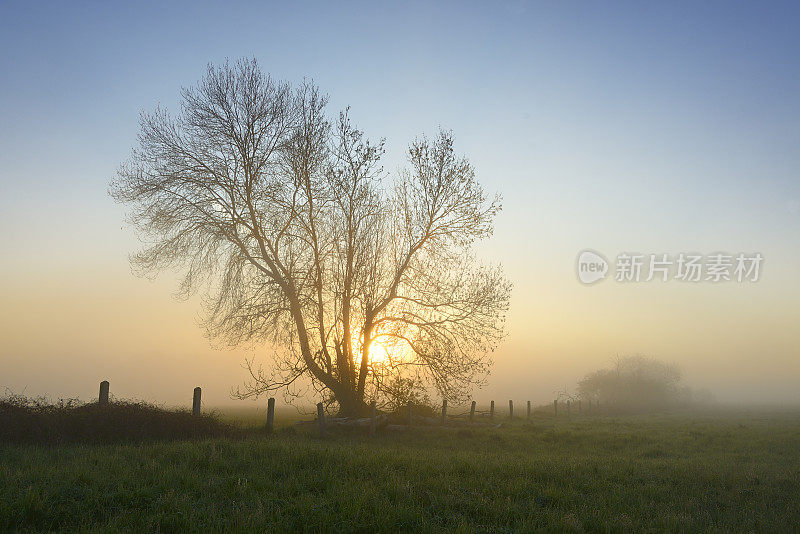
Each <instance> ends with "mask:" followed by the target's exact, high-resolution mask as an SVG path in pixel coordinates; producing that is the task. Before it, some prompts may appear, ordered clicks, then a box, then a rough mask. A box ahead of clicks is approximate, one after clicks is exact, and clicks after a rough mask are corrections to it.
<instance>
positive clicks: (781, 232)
mask: <svg viewBox="0 0 800 534" xmlns="http://www.w3.org/2000/svg"><path fill="white" fill-rule="evenodd" d="M376 4H378V3H376V2H370V3H363V4H361V3H338V2H325V3H319V4H315V3H304V2H296V3H295V2H285V3H281V4H275V5H268V4H266V3H264V2H253V3H252V4H247V3H234V2H224V3H223V2H218V3H202V2H186V3H178V2H152V3H147V2H9V1H3V2H0V302H2V304H0V387H6V388H9V389H10V390H11V391H13V392H16V393H23V392H24V393H27V394H30V395H38V394H48V395H50V396H51V397H56V398H57V397H58V396H67V397H75V396H78V397H83V398H89V397H91V396H92V395H94V392H95V389H96V387H97V383H98V382H99V381H100V380H102V379H105V378H108V379H110V380H111V383H112V393H116V394H117V395H119V396H122V397H138V398H146V399H149V400H154V401H163V402H167V403H188V402H189V398H190V395H191V389H192V387H194V386H195V385H202V386H204V390H205V393H204V395H205V398H206V399H207V400H208V402H210V403H230V402H232V401H230V400H229V399H228V392H229V389H230V387H231V386H233V385H236V384H237V383H239V382H240V381H241V380H242V379H243V378H244V375H243V371H242V369H241V368H240V363H241V361H242V358H243V357H244V355H245V354H247V352H246V351H243V350H228V349H225V350H215V349H213V348H211V347H210V346H209V341H208V340H207V339H205V338H204V337H203V336H202V332H201V331H200V329H199V328H198V327H197V326H196V325H195V316H196V311H197V306H196V303H193V302H178V301H176V300H174V299H172V298H171V292H172V290H173V289H174V284H173V279H172V278H171V277H170V276H169V275H166V276H162V277H161V278H159V279H157V280H156V281H154V282H152V281H148V280H142V279H138V278H134V277H133V276H132V275H131V273H130V270H129V267H128V264H127V259H126V258H127V254H128V253H129V252H132V251H134V250H135V249H136V246H137V244H136V238H135V236H134V235H133V234H132V232H131V231H130V229H128V227H126V226H125V224H124V221H123V215H124V212H123V210H122V208H121V207H119V206H117V205H115V204H114V202H113V201H112V200H111V199H110V198H109V197H108V195H107V193H106V189H107V185H108V181H109V180H110V179H111V178H112V177H113V175H114V173H115V170H116V168H117V167H118V165H119V164H120V163H121V162H122V161H123V160H125V159H126V157H127V156H128V154H129V151H130V149H131V147H132V146H133V145H134V144H135V142H136V134H137V130H138V122H137V121H138V114H139V112H140V111H141V110H151V109H153V108H154V107H155V106H156V105H157V104H161V105H164V106H166V107H168V108H172V109H174V108H175V105H176V103H177V97H178V91H179V89H180V87H181V86H184V85H190V84H192V83H194V82H195V81H197V79H198V78H199V77H200V76H201V75H202V74H203V71H204V68H205V66H206V64H207V63H209V62H221V61H224V59H225V58H231V59H237V58H240V57H256V58H257V59H258V60H259V62H260V64H261V67H262V69H264V70H266V71H268V72H270V73H271V74H272V75H273V76H274V77H276V78H279V79H287V80H290V81H299V80H302V78H303V77H308V78H313V79H314V80H315V81H316V82H317V83H318V84H319V85H320V86H321V87H322V88H323V89H324V90H325V91H326V92H328V93H329V94H330V97H331V109H332V110H335V109H338V108H341V107H344V106H347V105H350V106H352V109H351V116H352V117H353V118H354V120H355V121H356V122H357V123H358V124H359V125H360V126H361V127H362V128H363V129H365V130H366V132H367V133H368V134H369V135H370V136H372V137H373V138H379V137H386V139H387V148H388V150H387V156H386V167H387V168H388V169H390V170H393V169H396V168H397V167H398V166H399V165H401V164H402V163H403V150H404V148H405V146H406V144H407V143H408V142H409V141H410V140H411V139H412V138H413V137H414V136H416V135H419V134H421V133H429V134H430V133H435V131H436V129H437V128H438V127H439V126H440V125H441V126H444V127H446V128H450V129H452V130H453V131H454V133H455V136H456V142H457V145H456V148H457V150H458V151H460V152H462V153H465V154H466V155H467V156H468V157H470V159H471V161H472V162H473V164H474V165H475V166H476V168H477V171H478V175H479V177H480V179H481V181H482V182H483V183H484V184H485V186H486V188H487V189H488V190H490V191H497V192H499V193H501V194H502V195H503V196H504V198H505V202H504V205H505V209H504V211H503V213H502V214H501V215H500V218H499V219H498V223H497V231H496V234H495V237H494V238H493V240H492V241H491V242H489V243H487V244H485V245H484V246H482V252H483V255H484V257H485V258H486V259H488V260H491V261H493V262H501V263H502V264H503V265H504V267H505V269H506V273H507V275H508V276H509V278H510V279H511V280H512V281H513V282H514V284H515V288H514V293H513V296H512V304H511V306H512V307H511V312H510V317H509V323H508V333H509V335H508V338H507V340H506V342H505V343H504V345H503V346H502V347H501V349H500V350H499V351H498V352H497V354H496V355H495V361H496V365H495V368H494V371H493V373H492V375H491V380H490V385H489V387H488V388H486V389H484V390H483V391H481V392H478V393H477V395H476V396H477V398H478V399H479V400H488V399H489V398H495V399H506V398H509V397H512V398H516V399H519V400H520V401H523V400H526V399H528V398H530V399H532V400H534V401H542V402H543V401H546V400H549V399H552V397H553V392H554V391H555V390H560V389H562V388H564V387H567V388H573V387H574V384H575V382H576V380H577V379H579V378H580V377H581V376H582V375H584V374H585V373H587V372H588V371H591V370H593V369H595V368H598V367H602V366H606V365H608V364H609V362H610V360H611V358H612V357H613V356H614V355H615V354H628V353H645V354H649V355H652V356H655V357H659V358H662V359H664V360H667V361H671V362H675V363H678V364H679V365H681V367H682V368H683V370H684V373H685V377H686V380H687V382H688V383H689V384H691V385H694V386H697V387H707V388H709V389H711V390H712V391H714V392H715V393H717V395H718V396H719V397H720V398H721V399H730V400H757V401H762V402H764V401H779V402H798V401H800V387H799V384H800V333H799V332H798V326H799V325H800V306H798V305H799V304H800V98H798V95H800V54H799V53H798V52H800V32H798V31H797V29H798V27H800V8H798V7H797V6H796V5H794V6H792V5H791V4H785V5H782V4H780V3H769V5H764V4H763V3H755V2H752V3H749V4H745V3H737V2H703V3H695V2H685V3H678V2H658V3H656V2H653V3H650V4H651V5H644V4H645V3H642V2H631V3H614V2H591V3H589V2H587V3H571V2H546V3H545V2H543V3H526V2H511V3H502V2H499V3H490V2H481V3H462V2H458V3H433V2H418V3H395V4H393V5H391V6H379V5H376ZM585 248H592V249H596V250H598V251H601V252H603V253H604V254H605V255H606V256H607V257H609V258H610V259H612V260H613V259H614V257H615V256H616V255H617V254H618V253H620V252H624V251H629V252H630V251H633V252H641V253H658V254H661V253H669V254H678V253H680V252H700V253H713V252H718V251H724V252H729V253H738V252H747V253H752V252H760V253H761V254H762V255H763V256H764V264H763V272H762V275H761V279H760V280H759V281H758V282H756V283H754V284H737V283H728V284H716V285H715V284H711V283H699V284H694V285H692V284H681V283H677V282H672V281H670V282H667V283H663V284H659V283H649V284H645V283H640V284H622V283H617V282H615V281H614V280H605V281H603V282H601V283H599V284H597V285H594V286H589V287H587V286H583V285H581V284H580V283H579V282H578V281H577V279H576V276H575V258H576V255H577V254H578V252H579V251H580V250H582V249H585Z"/></svg>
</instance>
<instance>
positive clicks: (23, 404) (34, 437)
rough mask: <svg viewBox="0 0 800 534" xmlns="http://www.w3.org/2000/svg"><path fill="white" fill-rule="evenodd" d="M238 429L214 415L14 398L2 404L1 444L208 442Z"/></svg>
mask: <svg viewBox="0 0 800 534" xmlns="http://www.w3.org/2000/svg"><path fill="white" fill-rule="evenodd" d="M234 432H235V429H234V428H233V427H231V426H229V425H226V424H224V423H222V422H220V421H218V420H217V419H216V418H215V417H213V416H212V415H209V414H203V415H200V416H199V417H195V416H193V415H192V414H191V413H189V412H188V411H186V410H167V409H164V408H161V407H158V406H154V405H152V404H148V403H145V402H131V401H121V402H111V403H109V404H107V405H103V406H101V405H100V404H98V403H91V404H84V403H81V402H80V401H78V400H76V399H67V400H63V399H62V400H60V401H59V402H58V403H55V404H52V403H49V402H47V401H46V400H45V399H42V398H38V399H30V398H27V397H23V396H20V395H11V396H9V397H6V398H3V399H0V442H10V443H61V442H89V443H111V442H121V441H148V440H174V439H191V438H206V437H217V436H225V435H231V434H233V433H234Z"/></svg>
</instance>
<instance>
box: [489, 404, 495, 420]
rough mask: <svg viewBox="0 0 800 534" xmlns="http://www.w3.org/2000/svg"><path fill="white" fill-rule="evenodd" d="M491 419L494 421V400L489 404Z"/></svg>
mask: <svg viewBox="0 0 800 534" xmlns="http://www.w3.org/2000/svg"><path fill="white" fill-rule="evenodd" d="M489 420H490V421H494V401H492V403H491V404H490V405H489Z"/></svg>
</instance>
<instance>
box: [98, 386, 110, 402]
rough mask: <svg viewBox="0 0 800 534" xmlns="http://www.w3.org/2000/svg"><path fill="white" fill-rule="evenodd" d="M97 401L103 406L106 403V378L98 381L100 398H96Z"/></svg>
mask: <svg viewBox="0 0 800 534" xmlns="http://www.w3.org/2000/svg"><path fill="white" fill-rule="evenodd" d="M97 403H98V404H99V405H100V406H105V405H107V404H108V380H103V381H102V382H100V398H99V399H97Z"/></svg>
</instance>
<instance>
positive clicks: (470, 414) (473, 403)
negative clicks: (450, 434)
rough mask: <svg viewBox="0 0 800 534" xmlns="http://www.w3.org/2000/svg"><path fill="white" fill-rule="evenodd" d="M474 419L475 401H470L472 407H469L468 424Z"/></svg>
mask: <svg viewBox="0 0 800 534" xmlns="http://www.w3.org/2000/svg"><path fill="white" fill-rule="evenodd" d="M474 419H475V401H472V405H471V406H470V407H469V422H470V423H471V422H472V421H473V420H474Z"/></svg>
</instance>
